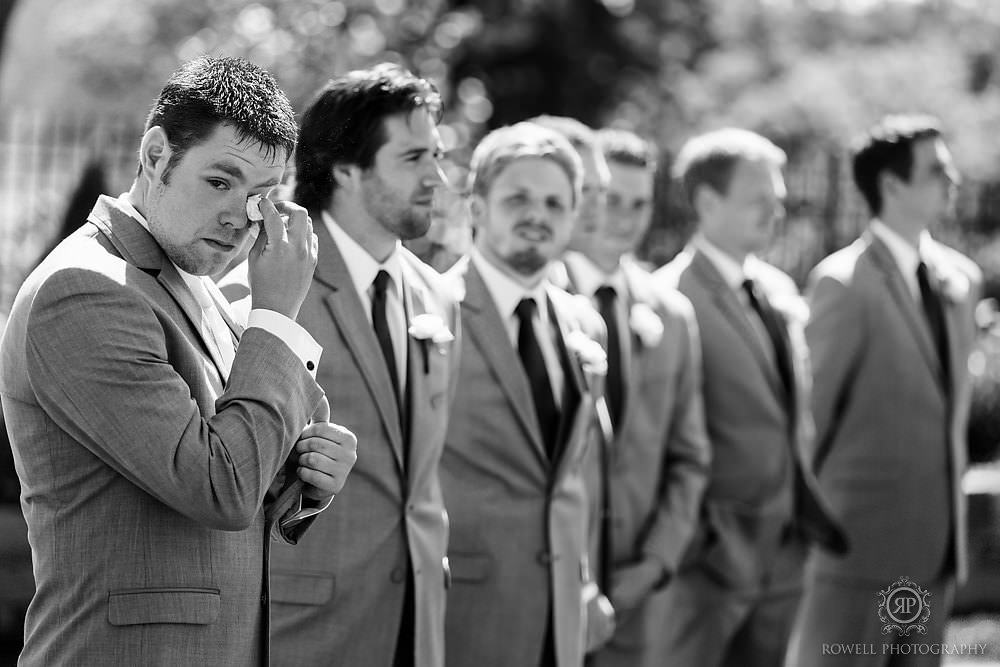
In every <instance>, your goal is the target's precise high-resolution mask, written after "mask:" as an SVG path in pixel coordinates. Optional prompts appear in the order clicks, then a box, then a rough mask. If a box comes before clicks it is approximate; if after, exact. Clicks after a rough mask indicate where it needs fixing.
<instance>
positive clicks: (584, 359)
mask: <svg viewBox="0 0 1000 667" xmlns="http://www.w3.org/2000/svg"><path fill="white" fill-rule="evenodd" d="M566 348H567V349H568V350H569V351H570V352H572V353H573V355H574V356H575V357H576V358H577V359H579V360H580V367H581V368H582V369H583V372H584V373H588V374H591V375H595V376H601V377H603V376H605V375H607V374H608V355H607V353H606V352H605V351H604V348H603V347H601V344H600V343H598V342H597V341H596V340H594V339H593V338H591V337H590V336H588V335H587V334H585V333H584V332H582V331H580V330H579V329H577V330H576V331H571V332H570V333H569V335H568V336H566Z"/></svg>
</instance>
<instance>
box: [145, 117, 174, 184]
mask: <svg viewBox="0 0 1000 667" xmlns="http://www.w3.org/2000/svg"><path fill="white" fill-rule="evenodd" d="M170 153H171V151H170V142H168V141H167V133H166V132H164V131H163V128H162V127H160V126H159V125H155V126H153V127H151V128H149V129H148V130H146V133H145V134H144V135H142V141H141V142H140V144H139V164H140V165H142V171H143V173H144V174H146V176H147V178H149V179H150V180H151V181H152V180H158V179H159V178H160V177H161V176H162V175H163V172H164V171H165V170H166V168H167V164H168V163H169V161H170Z"/></svg>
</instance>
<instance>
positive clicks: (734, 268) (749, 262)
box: [691, 234, 754, 290]
mask: <svg viewBox="0 0 1000 667" xmlns="http://www.w3.org/2000/svg"><path fill="white" fill-rule="evenodd" d="M691 244H692V245H693V246H694V247H695V248H697V249H698V250H700V251H701V252H702V254H704V255H705V257H706V258H708V261H709V262H711V263H712V265H713V266H714V267H715V268H716V270H718V272H719V273H720V274H722V279H723V280H724V281H726V284H727V285H729V287H731V288H732V289H734V290H739V289H741V288H742V286H743V281H744V280H746V279H747V274H748V271H747V268H748V267H752V266H753V262H754V258H753V256H752V255H747V258H746V260H744V261H743V264H740V263H739V262H737V261H736V260H735V259H733V258H732V257H731V256H729V255H728V254H726V253H725V252H724V251H723V250H722V249H721V248H719V246H717V245H715V244H714V243H712V242H711V241H709V240H708V239H706V238H705V236H704V235H703V234H695V236H694V238H692V239H691Z"/></svg>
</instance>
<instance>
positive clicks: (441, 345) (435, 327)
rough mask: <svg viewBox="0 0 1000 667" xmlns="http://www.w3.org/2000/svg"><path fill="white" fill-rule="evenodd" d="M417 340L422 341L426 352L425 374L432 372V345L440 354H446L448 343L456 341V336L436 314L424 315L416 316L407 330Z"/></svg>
mask: <svg viewBox="0 0 1000 667" xmlns="http://www.w3.org/2000/svg"><path fill="white" fill-rule="evenodd" d="M407 333H409V334H410V335H411V336H412V337H413V338H414V339H415V340H418V341H420V343H421V347H422V348H423V351H424V373H428V372H430V361H429V354H430V351H429V349H428V348H429V347H430V345H431V344H433V345H435V346H436V347H437V351H438V354H446V353H447V350H446V348H445V344H446V343H450V342H451V341H453V340H455V334H453V333H452V332H451V330H449V329H448V325H447V324H445V323H444V320H443V319H441V317H440V316H438V315H435V314H434V313H423V314H421V315H415V316H414V317H413V318H412V319H411V320H410V328H409V329H407Z"/></svg>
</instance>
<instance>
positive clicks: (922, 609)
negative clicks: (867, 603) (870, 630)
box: [878, 577, 931, 636]
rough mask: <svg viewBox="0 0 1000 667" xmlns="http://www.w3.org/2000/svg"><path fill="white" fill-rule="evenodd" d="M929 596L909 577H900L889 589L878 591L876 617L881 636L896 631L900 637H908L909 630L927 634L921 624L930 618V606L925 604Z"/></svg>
mask: <svg viewBox="0 0 1000 667" xmlns="http://www.w3.org/2000/svg"><path fill="white" fill-rule="evenodd" d="M930 595H931V594H930V593H928V592H927V591H925V590H924V589H922V588H921V587H920V586H918V585H917V584H915V583H913V582H912V581H910V579H909V577H900V578H899V580H898V581H895V582H893V583H892V584H891V585H890V586H889V588H887V589H885V590H884V591H879V594H878V617H879V619H880V620H881V621H882V623H883V625H882V634H883V635H887V634H889V633H890V632H893V631H896V632H897V633H899V635H901V636H909V634H910V631H911V630H916V631H917V632H918V633H920V634H927V627H926V626H924V625H923V624H924V623H926V622H927V621H928V620H930V617H931V606H930V603H929V602H927V598H929V597H930Z"/></svg>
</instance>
